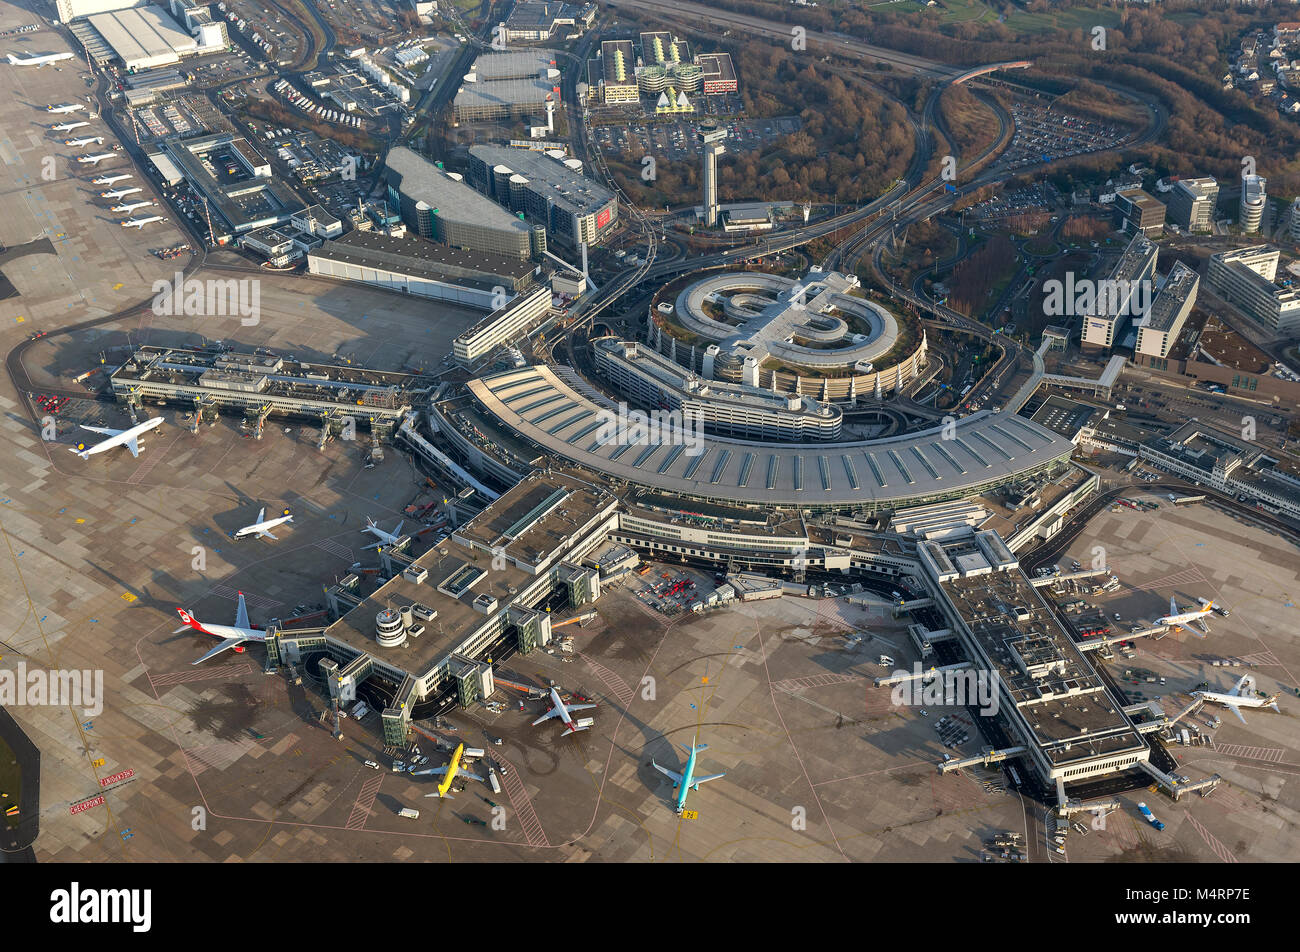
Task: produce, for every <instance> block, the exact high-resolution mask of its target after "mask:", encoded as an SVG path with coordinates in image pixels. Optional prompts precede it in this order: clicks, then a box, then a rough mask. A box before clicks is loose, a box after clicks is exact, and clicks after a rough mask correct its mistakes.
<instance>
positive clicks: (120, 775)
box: [99, 768, 135, 787]
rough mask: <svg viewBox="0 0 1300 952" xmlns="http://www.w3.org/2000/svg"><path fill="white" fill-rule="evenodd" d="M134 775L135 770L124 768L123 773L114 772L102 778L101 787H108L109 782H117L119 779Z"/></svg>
mask: <svg viewBox="0 0 1300 952" xmlns="http://www.w3.org/2000/svg"><path fill="white" fill-rule="evenodd" d="M134 776H135V771H134V770H131V769H130V768H127V769H126V770H123V771H122V772H121V773H115V774H113V776H111V777H103V778H101V779H100V781H99V785H100V786H101V787H107V786H108V785H109V784H113V783H117V782H118V781H119V780H125V779H127V778H128V777H134Z"/></svg>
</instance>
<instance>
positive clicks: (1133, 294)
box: [1082, 234, 1156, 350]
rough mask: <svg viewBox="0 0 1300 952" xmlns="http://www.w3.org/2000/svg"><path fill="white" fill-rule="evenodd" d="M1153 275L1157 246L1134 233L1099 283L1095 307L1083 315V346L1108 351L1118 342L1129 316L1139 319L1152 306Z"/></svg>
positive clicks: (1154, 272) (1154, 273)
mask: <svg viewBox="0 0 1300 952" xmlns="http://www.w3.org/2000/svg"><path fill="white" fill-rule="evenodd" d="M1155 275H1156V246H1155V244H1153V243H1152V242H1151V241H1150V240H1149V239H1148V238H1147V237H1146V236H1144V235H1142V234H1137V235H1134V236H1133V239H1132V240H1131V241H1130V242H1129V243H1128V247H1127V248H1125V249H1124V253H1123V254H1122V255H1120V258H1119V261H1117V262H1116V263H1115V267H1114V268H1113V269H1112V270H1111V273H1110V276H1109V278H1107V279H1106V280H1104V281H1100V282H1098V284H1099V289H1098V292H1097V294H1096V306H1095V307H1094V308H1093V309H1092V311H1091V313H1088V314H1085V315H1083V316H1082V320H1083V335H1082V343H1083V344H1084V346H1085V347H1102V348H1106V349H1108V350H1109V349H1110V348H1111V347H1114V346H1115V345H1116V344H1117V343H1118V342H1119V341H1120V340H1121V339H1122V337H1121V334H1120V332H1121V331H1122V330H1123V328H1124V326H1125V325H1126V324H1127V323H1128V319H1129V318H1130V317H1139V316H1141V315H1142V314H1143V313H1145V312H1146V309H1147V307H1148V306H1150V304H1151V298H1152V294H1151V286H1152V284H1153V283H1154V281H1155Z"/></svg>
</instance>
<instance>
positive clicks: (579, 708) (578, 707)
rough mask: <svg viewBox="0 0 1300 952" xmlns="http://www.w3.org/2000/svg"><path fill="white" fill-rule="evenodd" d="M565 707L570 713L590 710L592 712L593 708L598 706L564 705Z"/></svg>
mask: <svg viewBox="0 0 1300 952" xmlns="http://www.w3.org/2000/svg"><path fill="white" fill-rule="evenodd" d="M564 706H565V707H566V708H568V709H569V711H570V712H573V711H589V710H591V709H592V708H593V707H595V706H596V705H594V704H566V705H564Z"/></svg>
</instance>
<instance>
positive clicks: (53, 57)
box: [9, 53, 72, 66]
mask: <svg viewBox="0 0 1300 952" xmlns="http://www.w3.org/2000/svg"><path fill="white" fill-rule="evenodd" d="M70 59H72V54H71V53H46V54H45V55H44V56H29V57H28V58H27V59H19V58H18V57H17V56H14V54H13V53H10V54H9V63H10V64H11V65H13V66H48V65H50V64H51V63H61V62H63V61H64V60H70Z"/></svg>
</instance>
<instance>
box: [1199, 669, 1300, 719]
mask: <svg viewBox="0 0 1300 952" xmlns="http://www.w3.org/2000/svg"><path fill="white" fill-rule="evenodd" d="M1192 697H1199V698H1203V699H1204V700H1206V701H1209V702H1210V703H1212V704H1222V705H1223V706H1224V707H1226V708H1229V709H1230V710H1231V711H1232V713H1234V714H1236V715H1237V718H1238V719H1239V720H1240V721H1241V723H1243V724H1244V723H1246V718H1245V717H1244V716H1243V715H1242V713H1241V708H1243V707H1271V708H1272V709H1273V710H1275V711H1277V712H1278V713H1279V714H1281V713H1282V709H1281V708H1279V707H1278V706H1277V695H1276V694H1274V695H1272V696H1270V697H1260V696H1259V695H1258V694H1256V693H1255V679H1254V678H1253V677H1251V676H1250V675H1249V674H1243V675H1242V676H1241V680H1240V681H1238V682H1237V686H1236V687H1235V688H1233V689H1232V690H1231V691H1229V692H1228V693H1227V694H1219V693H1217V692H1215V691H1193V692H1192Z"/></svg>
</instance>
